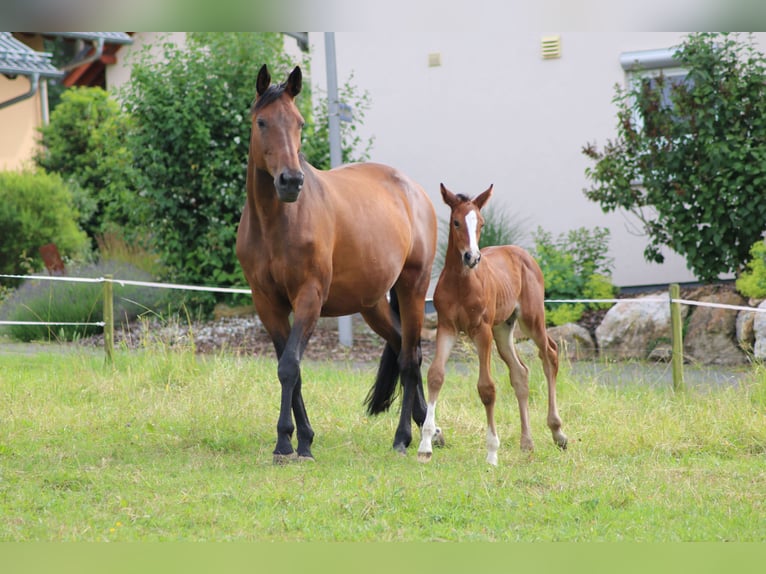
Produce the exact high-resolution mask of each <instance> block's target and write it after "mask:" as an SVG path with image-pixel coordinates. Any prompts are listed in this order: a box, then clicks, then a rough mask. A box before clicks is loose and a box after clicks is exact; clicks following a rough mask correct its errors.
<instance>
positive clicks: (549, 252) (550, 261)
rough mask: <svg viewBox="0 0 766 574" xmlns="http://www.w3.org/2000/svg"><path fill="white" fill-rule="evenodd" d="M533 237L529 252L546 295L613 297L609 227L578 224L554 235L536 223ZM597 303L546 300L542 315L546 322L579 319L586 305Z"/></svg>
mask: <svg viewBox="0 0 766 574" xmlns="http://www.w3.org/2000/svg"><path fill="white" fill-rule="evenodd" d="M533 239H534V242H535V247H534V249H533V250H532V254H533V255H534V257H535V259H536V260H537V262H538V264H539V265H540V269H541V270H542V272H543V277H544V278H545V298H546V299H609V298H612V297H614V294H615V291H616V289H615V287H614V285H613V284H612V266H613V261H612V258H611V257H609V255H608V252H609V230H608V229H606V228H605V227H596V228H594V229H592V230H591V229H588V228H585V227H580V228H578V229H572V230H570V231H568V232H567V233H562V234H560V235H559V236H558V237H556V238H554V237H553V235H552V234H551V233H550V232H548V231H545V230H544V229H543V228H542V227H538V228H537V231H536V232H535V233H534V234H533ZM599 306H600V304H598V303H594V304H591V303H588V304H585V303H546V305H545V316H546V320H547V322H548V323H551V324H553V325H563V324H564V323H571V322H575V321H577V320H579V319H580V318H581V317H582V315H583V313H584V312H585V310H586V309H591V308H598V307H599ZM607 307H608V305H607Z"/></svg>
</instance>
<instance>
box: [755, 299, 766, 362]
mask: <svg viewBox="0 0 766 574" xmlns="http://www.w3.org/2000/svg"><path fill="white" fill-rule="evenodd" d="M758 309H763V312H761V313H756V314H755V319H754V320H753V334H754V340H755V343H754V344H753V356H754V357H755V358H756V359H758V360H760V361H764V360H766V301H764V302H763V303H761V304H760V305H758Z"/></svg>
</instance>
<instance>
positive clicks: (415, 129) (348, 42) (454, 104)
mask: <svg viewBox="0 0 766 574" xmlns="http://www.w3.org/2000/svg"><path fill="white" fill-rule="evenodd" d="M555 33H556V32H555V31H545V32H531V31H530V32H509V33H508V34H498V33H494V34H480V33H476V32H467V33H465V34H459V33H454V32H445V33H439V32H431V31H422V32H402V33H398V32H395V31H394V32H392V31H391V30H381V31H379V32H377V31H375V32H372V31H368V32H364V33H361V32H360V33H353V32H348V33H341V32H338V33H336V34H335V45H336V58H337V70H338V78H339V83H340V84H341V85H342V84H343V83H344V82H345V81H346V80H347V79H348V78H349V77H350V75H351V74H352V73H353V83H354V84H355V85H356V86H357V87H358V88H359V89H361V90H367V91H368V92H369V94H370V96H371V101H372V108H371V109H370V110H369V111H368V112H367V114H366V118H365V122H364V125H363V126H362V127H361V135H362V137H363V138H365V139H366V138H368V137H374V147H373V152H372V160H374V161H380V162H383V163H387V164H390V165H393V166H396V167H398V168H400V169H402V170H403V171H405V172H406V173H408V174H409V175H410V176H412V177H413V178H414V179H416V180H417V181H419V182H420V183H421V184H422V185H423V186H424V187H425V188H426V190H427V191H428V193H429V195H430V196H431V198H432V200H433V202H434V204H435V205H436V206H437V213H438V215H439V216H440V217H444V216H446V214H447V213H448V210H447V209H446V207H444V206H443V205H442V202H441V197H440V195H439V191H438V190H439V183H440V182H444V183H445V185H447V186H448V187H449V188H450V189H452V190H454V191H458V192H463V193H466V194H469V195H473V194H476V193H479V192H480V191H483V190H484V189H486V188H487V186H488V185H489V184H490V183H494V185H495V194H494V196H493V200H492V201H493V202H496V203H502V204H504V205H505V206H506V207H507V209H508V210H510V211H512V212H514V213H516V214H518V216H519V217H521V218H523V219H524V220H525V221H526V229H527V231H529V232H531V231H534V230H535V229H536V228H537V227H538V226H542V227H543V228H544V229H545V230H547V231H550V232H552V233H554V234H556V235H558V234H559V233H562V232H565V231H568V230H570V229H573V228H577V227H582V226H584V227H588V228H593V227H595V226H604V227H608V228H609V229H610V230H611V241H610V246H611V255H612V256H613V257H614V262H615V266H614V274H613V279H614V282H615V283H616V284H617V285H620V286H637V285H651V284H657V283H668V282H676V281H678V282H687V281H694V280H695V277H694V276H693V275H692V274H691V272H689V271H688V270H687V269H686V265H685V261H684V260H683V258H681V257H679V256H677V255H675V254H674V253H672V252H670V251H666V252H665V255H666V262H665V263H664V264H663V265H658V264H654V263H648V262H646V261H645V260H644V258H643V250H644V247H645V246H646V239H645V238H644V237H641V236H638V235H637V234H636V226H635V223H632V222H631V221H630V220H629V219H628V216H627V215H625V214H622V213H617V214H608V215H605V214H604V213H603V212H602V211H601V209H600V208H599V206H598V205H597V204H595V203H592V202H590V201H588V200H587V199H586V198H585V196H584V194H583V189H584V188H586V187H587V186H588V181H587V179H586V177H585V173H584V172H585V168H586V167H588V166H589V165H592V161H591V160H589V159H588V158H586V157H585V156H584V155H583V154H582V153H581V149H582V147H583V145H585V144H586V143H587V142H594V141H595V142H597V143H598V145H599V147H602V146H603V144H604V143H605V141H606V140H607V139H609V138H613V137H614V136H615V134H616V131H615V124H616V108H615V106H614V104H613V103H612V98H613V96H614V86H615V84H621V85H624V82H625V74H624V71H623V69H622V67H621V66H620V54H621V53H622V52H627V51H635V50H650V49H658V48H668V47H671V46H674V45H677V44H679V43H680V42H681V40H682V38H683V35H682V34H678V33H656V32H646V33H643V32H638V33H625V32H617V33H608V32H572V33H567V32H561V33H560V36H561V52H562V55H561V58H560V59H555V60H543V59H542V56H541V44H540V42H541V39H542V37H543V36H547V35H551V34H555ZM759 36H763V34H759ZM760 39H761V40H762V38H760ZM310 44H311V57H312V65H311V81H312V83H313V84H314V85H315V86H316V87H319V88H320V89H321V90H323V91H324V92H326V73H325V71H326V67H325V54H324V34H323V33H311V34H310ZM432 53H438V54H440V56H441V65H440V66H438V67H429V54H432ZM528 241H529V240H528Z"/></svg>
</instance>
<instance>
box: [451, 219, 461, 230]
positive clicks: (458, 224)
mask: <svg viewBox="0 0 766 574" xmlns="http://www.w3.org/2000/svg"><path fill="white" fill-rule="evenodd" d="M452 225H454V226H455V229H460V222H459V221H458V220H457V219H456V220H455V221H453V222H452Z"/></svg>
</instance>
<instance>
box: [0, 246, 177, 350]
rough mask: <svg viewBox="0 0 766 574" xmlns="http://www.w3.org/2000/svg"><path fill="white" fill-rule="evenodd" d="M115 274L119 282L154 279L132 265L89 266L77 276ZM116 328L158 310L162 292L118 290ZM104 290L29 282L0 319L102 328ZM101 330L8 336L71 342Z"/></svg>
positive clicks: (23, 331) (28, 330)
mask: <svg viewBox="0 0 766 574" xmlns="http://www.w3.org/2000/svg"><path fill="white" fill-rule="evenodd" d="M107 274H111V275H113V276H114V278H115V279H130V280H133V281H151V280H152V277H151V276H150V275H149V274H148V273H146V272H143V271H140V270H138V269H136V268H135V267H133V266H132V265H129V264H125V263H119V262H115V261H106V262H102V263H100V264H97V265H87V266H84V267H82V268H80V269H75V270H74V271H73V272H72V275H73V276H77V277H89V278H99V277H103V276H105V275H107ZM113 292H114V317H115V322H116V323H117V322H127V321H129V320H131V319H134V318H135V317H137V316H138V315H140V314H141V313H144V312H147V311H151V310H152V309H154V308H156V306H157V305H158V302H159V301H160V300H161V297H162V293H161V291H160V290H158V289H154V288H149V287H137V286H132V285H124V286H123V285H120V284H119V283H115V284H114V290H113ZM103 304H104V299H103V285H102V284H101V283H75V282H69V281H40V280H31V281H26V282H24V283H23V284H22V285H21V286H20V287H19V288H18V289H16V291H14V292H13V293H12V294H11V295H10V296H8V297H7V298H6V299H5V300H4V301H3V303H2V306H0V318H1V319H3V320H6V321H44V322H71V323H97V322H100V321H103V317H104V314H103ZM102 330H103V328H102V327H100V326H97V325H67V326H59V325H51V326H46V325H9V326H7V328H6V331H7V333H8V334H9V335H10V336H11V337H12V338H14V339H17V340H19V341H38V340H53V339H56V340H60V341H72V340H76V339H78V338H81V337H85V336H88V335H93V334H96V333H100V332H101V331H102Z"/></svg>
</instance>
